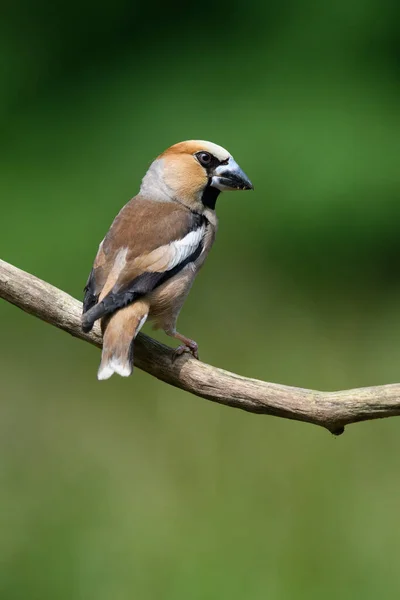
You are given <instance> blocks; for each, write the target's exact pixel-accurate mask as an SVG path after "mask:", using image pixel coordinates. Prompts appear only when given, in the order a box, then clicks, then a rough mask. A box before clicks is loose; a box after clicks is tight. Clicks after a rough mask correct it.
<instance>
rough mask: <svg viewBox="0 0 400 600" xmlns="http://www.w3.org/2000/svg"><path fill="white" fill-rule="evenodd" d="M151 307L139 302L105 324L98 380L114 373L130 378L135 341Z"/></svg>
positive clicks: (122, 310) (113, 316) (122, 309)
mask: <svg viewBox="0 0 400 600" xmlns="http://www.w3.org/2000/svg"><path fill="white" fill-rule="evenodd" d="M148 312H149V306H148V304H147V303H146V302H144V301H143V300H138V301H137V302H134V303H133V304H130V305H129V306H126V307H125V308H121V309H120V310H118V311H117V312H116V313H114V314H113V315H112V316H111V317H110V318H107V320H105V321H104V323H103V351H102V354H101V363H100V367H99V370H98V373H97V379H100V380H102V379H108V378H109V377H111V375H113V374H114V373H117V374H118V375H121V376H122V377H128V376H129V375H130V374H131V373H132V370H133V341H134V339H135V337H136V336H137V334H138V333H139V331H140V329H141V327H142V326H143V325H144V322H145V321H146V319H147V315H148Z"/></svg>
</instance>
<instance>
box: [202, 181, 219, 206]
mask: <svg viewBox="0 0 400 600" xmlns="http://www.w3.org/2000/svg"><path fill="white" fill-rule="evenodd" d="M219 194H220V190H218V189H217V188H215V187H212V186H211V177H210V178H209V180H208V181H207V185H206V187H205V189H204V192H203V195H202V197H201V201H202V202H203V204H204V206H207V208H211V210H215V205H216V203H217V198H218V196H219Z"/></svg>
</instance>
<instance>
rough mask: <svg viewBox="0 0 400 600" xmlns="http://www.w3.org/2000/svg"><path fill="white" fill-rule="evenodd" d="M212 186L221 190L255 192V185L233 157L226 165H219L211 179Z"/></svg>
mask: <svg viewBox="0 0 400 600" xmlns="http://www.w3.org/2000/svg"><path fill="white" fill-rule="evenodd" d="M211 186H212V187H215V188H217V189H218V190H221V192H224V191H227V190H253V189H254V187H253V184H252V183H251V181H250V179H249V178H248V177H247V175H246V174H245V173H244V172H243V171H242V169H241V168H240V167H239V165H238V164H237V162H236V161H234V160H233V158H232V157H230V159H229V160H228V163H227V164H225V165H218V167H216V169H214V173H213V176H212V178H211Z"/></svg>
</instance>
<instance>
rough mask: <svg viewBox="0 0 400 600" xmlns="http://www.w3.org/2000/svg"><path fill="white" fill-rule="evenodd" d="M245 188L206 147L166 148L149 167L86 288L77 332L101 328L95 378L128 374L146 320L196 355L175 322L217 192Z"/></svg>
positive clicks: (205, 247) (233, 167) (234, 170)
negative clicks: (80, 326)
mask: <svg viewBox="0 0 400 600" xmlns="http://www.w3.org/2000/svg"><path fill="white" fill-rule="evenodd" d="M229 189H252V184H251V183H250V181H249V180H248V178H247V177H246V176H245V174H244V173H243V171H241V169H240V168H239V167H238V165H237V164H236V163H235V161H234V160H233V159H232V157H231V156H230V154H229V153H228V152H227V151H226V150H224V149H223V148H221V147H220V146H216V145H215V144H212V143H211V142H201V141H190V142H182V143H180V144H176V145H175V146H172V147H171V148H169V149H168V150H166V151H165V152H163V153H162V154H161V155H160V156H159V157H158V158H157V159H156V160H155V161H154V162H153V163H152V165H151V166H150V168H149V170H148V172H147V173H146V175H145V177H144V178H143V181H142V185H141V188H140V192H139V194H138V195H137V196H136V197H134V198H133V199H132V200H130V202H128V204H126V205H125V206H124V207H123V208H122V210H121V211H120V213H119V214H118V215H117V217H116V218H115V220H114V222H113V224H112V225H111V228H110V230H109V232H108V233H107V235H106V237H105V238H104V240H103V242H102V243H101V244H100V246H99V250H98V253H97V256H96V259H95V261H94V265H93V269H92V271H91V273H90V276H89V279H88V282H87V284H86V287H85V298H84V308H83V315H82V327H83V329H84V330H85V331H89V330H90V329H91V328H92V326H93V323H94V322H95V321H96V320H97V319H101V325H102V330H103V352H102V359H101V364H100V368H99V373H98V378H99V379H107V378H108V377H110V376H111V375H112V374H113V373H114V372H115V373H118V374H120V375H123V376H127V375H130V374H131V372H132V367H133V340H134V338H135V337H136V335H137V333H138V332H139V330H140V328H141V327H142V326H143V324H144V322H145V321H146V319H147V318H149V319H151V320H152V321H153V322H154V325H155V327H157V328H162V329H164V331H165V332H166V333H167V334H168V335H170V336H172V337H174V338H176V339H179V340H180V341H182V342H183V346H181V347H179V348H178V349H177V353H178V354H179V353H181V352H182V351H184V350H189V351H191V352H192V354H193V355H194V356H197V344H196V343H195V342H194V341H193V340H190V339H189V338H186V337H185V336H183V335H181V334H179V333H178V332H177V331H176V320H177V318H178V314H179V311H180V309H181V308H182V305H183V303H184V301H185V298H186V296H187V294H188V293H189V290H190V287H191V285H192V283H193V280H194V278H195V276H196V274H197V272H198V270H199V269H200V267H201V266H202V264H203V262H204V260H205V258H206V256H207V254H208V252H209V250H210V248H211V246H212V244H213V242H214V239H215V234H216V230H217V217H216V214H215V212H214V209H215V202H216V198H217V196H218V194H219V192H220V191H222V190H229Z"/></svg>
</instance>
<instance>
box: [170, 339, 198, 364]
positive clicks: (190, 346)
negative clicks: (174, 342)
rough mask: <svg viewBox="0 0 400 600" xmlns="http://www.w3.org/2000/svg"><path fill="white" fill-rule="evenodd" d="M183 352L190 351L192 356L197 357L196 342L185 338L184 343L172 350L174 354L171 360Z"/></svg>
mask: <svg viewBox="0 0 400 600" xmlns="http://www.w3.org/2000/svg"><path fill="white" fill-rule="evenodd" d="M185 352H190V354H191V355H192V356H193V357H194V358H197V359H198V358H199V347H198V345H197V344H196V342H195V341H193V340H189V339H187V340H185V343H184V344H182V345H181V346H178V348H176V350H175V351H174V355H173V358H172V360H176V359H177V358H178V356H182V354H184V353H185Z"/></svg>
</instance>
